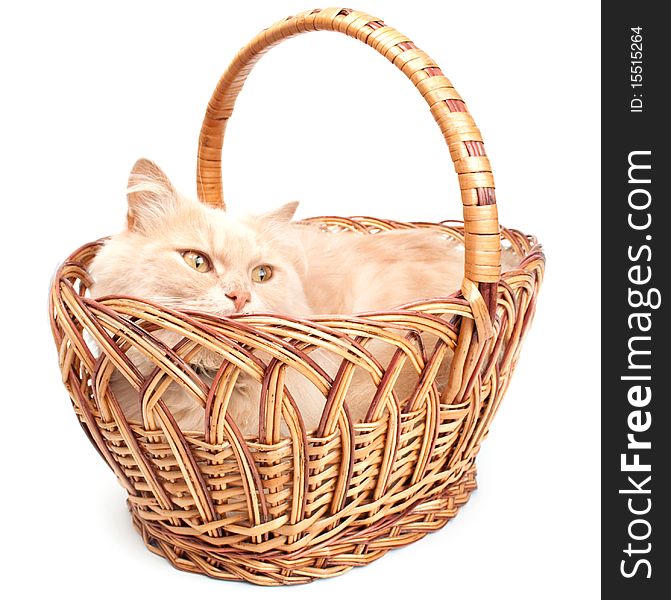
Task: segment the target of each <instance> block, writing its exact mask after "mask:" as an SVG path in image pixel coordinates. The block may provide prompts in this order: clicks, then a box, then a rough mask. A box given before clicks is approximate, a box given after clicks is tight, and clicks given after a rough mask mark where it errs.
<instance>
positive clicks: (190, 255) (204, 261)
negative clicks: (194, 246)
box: [182, 250, 212, 273]
mask: <svg viewBox="0 0 671 600" xmlns="http://www.w3.org/2000/svg"><path fill="white" fill-rule="evenodd" d="M182 258H183V259H184V262H185V263H186V264H187V265H189V266H190V267H191V268H192V269H194V270H196V271H198V272H199V273H207V272H208V271H209V270H210V269H211V268H212V263H211V262H210V259H209V258H208V257H207V255H206V254H203V253H202V252H197V251H196V250H185V251H184V252H182Z"/></svg>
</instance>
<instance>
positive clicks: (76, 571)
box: [0, 0, 600, 600]
mask: <svg viewBox="0 0 671 600" xmlns="http://www.w3.org/2000/svg"><path fill="white" fill-rule="evenodd" d="M310 1H311V0H307V4H306V0H301V1H296V2H294V1H286V0H285V1H276V2H261V1H256V2H245V3H243V2H238V3H235V4H234V3H231V2H226V3H224V2H192V3H186V2H180V3H172V2H155V3H154V2H132V3H131V2H115V3H106V4H102V3H98V4H96V5H95V6H94V5H93V3H91V4H90V5H89V4H88V3H84V2H81V3H73V2H57V3H49V4H47V3H46V2H45V3H43V4H38V3H36V2H24V3H18V2H15V3H12V4H11V7H9V6H4V7H3V10H2V13H3V14H2V23H1V24H0V28H1V29H2V32H1V35H0V57H2V58H0V69H1V78H2V79H1V88H2V90H3V91H2V92H1V94H0V107H1V110H0V136H1V139H0V153H1V156H0V158H1V160H0V169H1V177H2V179H1V181H2V188H1V189H2V206H3V216H2V218H1V222H2V236H1V239H2V244H3V248H2V257H3V259H4V260H3V262H4V269H3V271H4V276H3V278H2V286H3V293H2V312H1V313H0V315H1V316H2V343H1V344H0V350H1V351H2V369H3V373H2V377H3V385H4V390H3V393H2V402H3V407H4V408H3V413H2V419H1V421H0V422H1V423H2V424H1V428H2V429H1V434H0V439H1V441H2V455H1V458H2V465H3V467H2V471H0V478H1V481H2V490H3V493H2V505H3V506H2V513H1V514H2V521H3V527H2V537H3V547H4V549H5V551H6V552H8V553H9V562H8V559H7V558H5V559H4V560H3V563H4V564H3V569H4V571H5V575H4V576H3V579H2V583H1V584H0V585H1V586H3V587H6V588H7V589H8V590H11V591H13V597H21V598H23V597H36V594H38V593H42V594H57V593H58V594H59V595H60V593H63V592H65V593H67V594H68V596H69V597H70V598H73V599H78V598H100V599H106V598H119V597H125V598H143V597H144V598H149V597H161V598H178V597H179V598H185V597H188V598H191V599H197V598H211V597H249V598H252V597H261V596H263V597H266V598H267V597H270V595H271V594H272V595H273V597H277V598H286V597H287V596H288V595H289V594H290V595H291V597H292V598H308V597H310V598H315V597H323V598H336V597H338V598H346V597H352V595H353V594H356V596H357V597H361V598H366V597H369V598H370V597H390V598H408V597H413V598H419V597H421V596H420V595H423V596H424V597H426V595H427V594H429V593H431V594H432V595H434V594H437V595H438V597H454V598H471V599H474V600H479V599H481V598H490V597H494V596H496V597H503V598H515V599H519V600H522V599H537V598H544V599H554V598H566V597H576V598H581V599H582V598H596V597H598V594H599V570H600V561H599V533H600V531H599V527H600V524H599V519H600V517H599V501H600V499H599V445H600V438H599V435H600V433H599V369H600V364H599V363H600V359H599V345H598V338H599V333H600V331H599V305H600V296H599V294H600V291H599V288H600V273H599V260H600V250H599V245H600V239H599V210H600V209H599V205H600V190H599V168H600V157H599V134H600V131H599V127H600V125H599V119H600V116H599V100H600V98H599V94H600V91H599V45H600V30H599V20H598V19H599V6H598V3H597V2H585V1H584V0H582V1H567V2H564V3H562V5H561V7H558V6H557V5H556V4H549V3H539V2H532V1H529V2H526V1H512V2H494V1H491V2H479V1H478V2H476V1H472V2H440V3H438V2H418V1H414V2H389V1H388V2H381V1H378V0H362V1H361V3H360V5H359V6H356V5H355V6H354V8H360V9H362V10H366V11H368V12H370V13H372V14H375V15H379V16H380V17H381V18H382V19H384V20H385V21H386V22H387V23H388V24H390V25H392V26H395V27H397V28H398V29H400V30H401V31H402V32H404V33H406V34H407V35H409V36H410V37H411V39H413V41H415V43H416V44H417V45H418V46H419V47H420V48H422V49H424V50H426V51H427V52H429V54H431V56H432V57H433V58H434V59H435V60H436V61H437V62H438V64H440V65H441V67H442V68H443V70H444V72H445V73H446V75H447V76H448V77H449V78H450V79H451V80H452V81H453V83H454V84H455V86H456V87H457V89H458V90H459V91H460V93H461V94H462V96H463V97H464V98H465V100H466V102H467V103H468V106H469V108H470V110H471V112H472V113H473V115H474V116H475V119H476V121H477V123H478V124H479V126H480V128H481V130H482V132H483V134H484V136H485V140H486V146H487V150H488V154H489V156H490V157H491V160H492V164H493V166H494V173H495V177H496V182H497V196H498V202H499V213H500V217H501V221H502V223H503V224H505V225H508V226H511V227H516V228H519V229H521V230H523V231H524V232H526V233H534V234H536V235H537V236H538V238H539V239H540V240H541V241H542V242H543V243H544V245H545V248H546V253H547V256H548V266H547V277H546V282H545V285H544V288H543V289H542V291H541V295H540V298H539V308H538V314H537V319H536V322H535V325H534V327H533V329H532V330H531V332H530V334H529V336H528V338H527V342H526V346H525V348H524V349H523V352H522V357H521V360H520V363H519V366H518V370H517V372H516V375H515V378H514V380H513V383H512V385H511V386H510V389H509V391H508V394H507V397H506V399H505V401H504V402H503V404H502V406H501V410H500V412H499V414H498V416H497V419H496V420H495V421H494V424H493V428H492V431H491V434H490V436H489V438H488V439H487V440H486V442H485V443H484V445H483V448H482V451H481V453H480V455H479V457H478V468H479V484H480V488H479V490H478V491H477V492H475V493H474V494H473V496H472V498H471V500H470V502H469V503H468V504H467V505H466V506H465V507H464V508H463V509H462V511H461V512H460V514H459V516H458V517H457V518H456V519H455V520H454V521H452V522H451V523H450V524H448V526H447V527H445V528H444V529H443V530H442V531H440V532H438V533H435V534H433V535H430V536H428V537H427V538H425V539H423V540H421V541H420V542H417V543H416V544H413V545H412V546H410V547H407V548H404V549H401V550H397V551H393V552H390V553H389V554H387V556H385V557H384V558H382V559H381V560H379V561H377V562H376V563H374V564H372V565H370V566H368V567H365V568H362V569H355V570H353V571H351V572H350V573H348V574H346V575H344V576H342V577H338V578H336V579H332V580H327V581H322V582H318V583H314V584H310V585H309V586H301V587H293V588H287V589H277V590H275V591H270V590H266V589H261V588H257V587H254V586H251V585H246V584H236V583H225V582H218V581H214V580H210V579H207V578H205V577H202V576H195V575H189V574H185V573H181V572H179V571H176V570H175V569H173V568H172V567H170V566H169V564H168V563H167V562H165V561H164V560H163V559H160V558H158V557H156V556H154V555H153V554H150V553H149V552H148V551H147V550H145V548H144V546H143V545H142V542H141V540H140V538H139V536H137V535H136V533H135V531H134V530H133V529H132V527H131V524H130V518H129V515H128V513H127V511H126V508H125V502H124V492H123V491H122V489H121V487H120V486H119V485H118V484H117V483H116V481H115V478H114V476H113V475H112V473H111V472H110V471H109V470H108V469H107V467H106V466H105V465H104V464H103V463H102V462H101V460H100V458H99V457H98V455H97V454H96V453H95V451H94V450H93V448H92V447H91V446H90V444H89V442H88V441H87V440H86V438H85V436H84V434H83V433H82V431H81V430H80V427H79V425H78V424H77V422H76V419H75V418H74V415H73V413H72V410H71V408H70V405H69V400H68V398H67V395H66V392H65V390H64V389H63V387H62V385H61V383H60V378H59V372H58V368H57V356H56V352H55V350H54V346H53V342H52V340H51V337H50V332H49V327H48V319H47V310H46V309H47V290H48V285H49V279H50V276H51V275H52V273H53V271H54V269H55V267H56V266H57V264H58V262H59V261H61V260H62V259H63V258H65V256H66V255H67V254H69V253H70V252H71V251H72V250H74V249H75V248H77V247H78V246H79V245H81V244H82V243H84V242H87V241H90V240H93V239H96V238H98V237H101V236H103V235H107V234H111V233H115V232H117V231H119V230H120V228H121V227H122V224H123V218H124V214H125V196H124V187H125V184H126V178H127V176H128V172H129V169H130V167H131V165H132V164H133V162H134V161H135V160H136V159H137V158H138V157H140V156H147V157H149V158H151V159H153V160H155V161H156V162H157V163H158V164H160V165H161V166H162V167H163V168H164V170H165V171H166V172H167V173H168V174H169V175H170V176H171V177H172V179H173V181H174V182H175V184H176V185H177V186H178V187H179V188H181V189H182V190H183V191H184V192H188V193H194V192H195V177H194V172H195V154H196V143H197V136H198V131H199V126H200V122H201V119H202V115H203V113H204V109H205V106H206V103H207V101H208V99H209V96H210V94H211V92H212V90H213V88H214V85H215V83H216V81H217V79H218V77H219V76H220V75H221V73H222V72H223V70H224V68H225V67H226V65H227V64H228V62H229V61H230V60H231V59H232V58H233V56H234V53H235V52H236V51H237V50H238V48H239V47H241V46H242V45H243V44H244V43H245V42H246V41H247V40H249V39H250V38H251V37H252V36H253V35H255V34H256V33H257V32H258V31H259V30H261V29H262V28H264V27H265V26H267V25H270V24H271V23H273V22H275V21H277V20H278V19H280V18H283V17H284V16H287V15H289V14H292V13H294V12H297V11H300V10H304V9H307V8H312V6H311V5H310ZM224 179H225V191H226V194H227V200H228V203H229V205H230V207H231V208H232V209H239V210H245V209H249V210H263V209H266V208H269V207H272V206H275V205H278V204H280V203H283V202H285V201H288V200H291V199H299V200H301V201H302V206H301V209H300V211H301V212H300V215H299V216H309V215H318V214H328V213H335V214H343V215H348V214H362V213H363V214H372V215H378V216H388V217H391V218H398V219H416V220H419V219H430V220H439V219H442V218H460V202H459V193H458V188H457V182H456V176H455V175H454V173H453V170H452V167H451V165H450V162H449V154H448V152H447V148H446V147H445V144H444V142H443V140H442V137H441V135H440V132H439V130H438V128H437V127H436V126H435V124H434V123H433V121H432V118H431V116H430V113H429V111H428V109H427V107H426V105H425V104H424V103H423V101H422V100H421V98H420V97H419V95H418V94H417V92H416V91H415V90H414V89H413V86H412V85H411V84H410V83H409V82H408V81H407V80H405V78H404V77H403V76H402V75H401V74H400V72H398V71H396V70H395V69H394V68H393V67H392V66H391V65H390V64H388V63H387V62H386V61H385V60H384V59H382V58H381V57H380V56H378V55H377V54H376V53H375V52H373V51H372V50H371V49H369V48H367V47H365V46H364V45H362V44H360V43H358V42H356V41H353V40H350V39H347V38H345V37H344V36H336V35H334V34H327V33H319V34H315V33H312V34H309V35H305V36H302V37H301V38H298V39H294V40H290V41H289V42H286V43H285V44H283V45H282V46H280V47H278V48H276V49H274V50H273V51H271V52H270V53H269V54H268V55H267V56H266V57H264V58H263V59H262V61H261V62H260V63H259V64H258V66H257V68H256V69H255V71H254V73H253V74H252V76H251V77H250V79H249V82H248V85H247V87H246V88H245V90H244V91H243V93H242V94H241V96H240V98H239V102H238V105H237V108H236V113H235V115H234V118H233V120H232V121H231V123H230V126H229V130H228V132H227V141H226V150H225V167H224ZM130 268H132V265H131V266H130ZM187 594H188V596H187Z"/></svg>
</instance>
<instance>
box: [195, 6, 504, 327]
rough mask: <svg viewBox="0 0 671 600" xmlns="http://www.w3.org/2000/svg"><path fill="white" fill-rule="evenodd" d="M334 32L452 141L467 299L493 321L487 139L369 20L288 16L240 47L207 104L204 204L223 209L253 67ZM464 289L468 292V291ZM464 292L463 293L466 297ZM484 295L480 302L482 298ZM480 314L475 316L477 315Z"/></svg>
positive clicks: (443, 88)
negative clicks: (391, 68) (226, 166)
mask: <svg viewBox="0 0 671 600" xmlns="http://www.w3.org/2000/svg"><path fill="white" fill-rule="evenodd" d="M319 30H326V31H336V32H340V33H344V34H345V35H348V36H350V37H353V38H356V39H358V40H361V41H362V42H364V43H366V44H368V45H369V46H371V47H372V48H374V49H375V50H377V51H378V52H379V53H380V54H382V55H383V56H384V57H385V58H387V59H388V60H389V61H390V62H392V63H393V64H394V65H396V67H398V68H399V69H400V70H401V71H402V72H403V73H404V74H405V75H406V76H407V77H408V78H409V79H410V81H412V83H413V84H414V85H415V87H416V88H417V90H418V91H419V92H420V94H422V97H423V98H424V99H425V100H426V102H427V104H428V105H429V108H430V110H431V114H432V115H433V117H434V119H435V120H436V123H437V124H438V126H439V127H440V130H441V132H442V133H443V137H444V138H445V141H446V142H447V145H448V148H449V150H450V155H451V157H452V161H453V163H454V168H455V170H456V172H457V175H458V178H459V187H460V188H461V200H462V203H463V214H464V237H465V240H464V243H465V248H466V252H465V270H464V273H465V277H466V278H467V279H468V280H470V281H471V282H474V283H476V284H479V285H475V286H473V285H471V286H469V288H468V296H469V298H468V299H469V301H470V302H471V303H472V304H473V303H477V304H479V305H480V308H482V300H483V299H484V305H485V307H486V309H485V311H484V312H485V315H486V313H489V314H490V315H492V316H493V313H494V310H495V308H496V283H497V282H498V280H499V277H500V275H501V240H500V234H499V222H498V214H497V211H496V197H495V193H494V178H493V175H492V171H491V166H490V164H489V159H488V158H487V156H486V155H485V149H484V145H483V143H482V136H481V134H480V131H479V130H478V128H477V127H476V125H475V122H474V121H473V118H472V117H471V115H470V113H469V112H468V110H467V109H466V105H465V104H464V102H463V100H462V99H461V97H460V96H459V94H458V93H457V91H456V90H455V89H454V87H453V86H452V84H451V83H450V81H449V80H448V79H447V77H445V76H444V75H443V73H442V71H441V70H440V68H439V67H438V66H437V65H436V63H435V62H434V61H433V59H431V57H430V56H429V55H428V54H426V53H425V52H423V51H422V50H420V49H419V48H417V47H416V46H415V45H414V44H413V43H412V42H411V41H410V40H409V39H408V38H407V37H406V36H404V35H403V34H401V33H399V32H398V31H396V30H395V29H393V28H392V27H389V26H387V25H385V24H384V23H383V22H382V21H380V20H379V19H377V18H376V17H373V16H371V15H368V14H365V13H362V12H358V11H354V10H351V9H347V8H326V9H315V10H312V11H308V12H304V13H300V14H298V15H296V16H292V17H288V18H286V19H285V20H283V21H279V22H278V23H276V24H274V25H272V26H271V27H269V28H268V29H265V30H264V31H262V32H261V33H260V34H259V35H257V36H256V37H255V38H254V39H253V40H252V41H251V42H250V43H249V44H247V45H246V46H245V47H244V48H242V49H241V50H240V51H239V52H238V54H237V55H236V57H235V59H234V60H233V62H232V63H231V64H230V66H229V67H228V69H227V70H226V72H225V73H224V74H223V76H222V77H221V79H220V80H219V82H218V84H217V87H216V89H215V91H214V93H213V95H212V98H211V99H210V102H209V104H208V106H207V111H206V113H205V119H204V120H203V125H202V128H201V131H200V138H199V141H198V167H197V187H198V197H199V199H200V200H201V201H202V202H204V203H206V204H209V205H212V206H215V207H221V208H225V204H224V197H223V191H222V181H221V151H222V147H223V141H224V132H225V130H226V124H227V122H228V119H229V118H230V116H231V114H232V113H233V107H234V105H235V100H236V98H237V96H238V93H239V92H240V90H241V89H242V86H243V85H244V82H245V80H246V79H247V76H248V75H249V73H250V71H251V70H252V68H253V66H254V65H255V64H256V62H257V61H258V60H259V59H260V58H261V56H263V54H265V53H266V52H267V51H268V50H269V49H270V48H272V47H273V46H275V45H277V44H279V43H280V42H282V41H283V40H285V39H288V38H291V37H294V36H296V35H298V34H300V33H304V32H306V31H319ZM464 292H466V290H464ZM465 295H466V294H465ZM480 296H482V298H480ZM474 312H475V311H474ZM479 312H480V316H479V318H477V319H476V325H478V331H479V333H480V334H481V336H482V335H483V334H486V337H489V334H490V333H491V322H490V323H482V322H481V321H482V312H483V311H482V310H480V311H479Z"/></svg>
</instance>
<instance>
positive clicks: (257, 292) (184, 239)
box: [91, 159, 310, 315]
mask: <svg viewBox="0 0 671 600" xmlns="http://www.w3.org/2000/svg"><path fill="white" fill-rule="evenodd" d="M296 206H297V203H295V202H294V203H290V204H286V205H284V206H282V207H281V208H279V209H277V210H275V211H273V212H270V213H266V214H262V215H258V216H255V217H247V218H235V217H232V216H230V215H229V214H227V213H226V212H225V211H223V210H220V209H216V208H211V207H208V206H206V205H204V204H202V203H200V202H198V201H195V200H191V199H189V198H186V197H184V196H182V195H180V194H179V193H178V192H177V191H175V189H174V188H173V186H172V184H171V183H170V181H169V180H168V178H167V177H166V176H165V174H164V173H163V171H161V169H159V168H158V167H157V166H156V165H155V164H154V163H152V162H151V161H148V160H145V159H140V160H139V161H138V162H137V163H136V164H135V166H134V167H133V170H132V172H131V175H130V178H129V181H128V217H127V229H126V230H125V231H124V232H122V233H120V234H118V235H116V236H113V237H111V238H110V239H109V240H108V241H107V242H106V243H105V245H104V246H103V247H102V248H101V250H100V252H99V253H98V255H97V256H96V257H95V259H94V261H93V263H92V265H91V274H92V276H93V279H94V286H93V288H92V295H93V296H94V297H101V296H107V295H129V296H136V297H140V298H144V299H147V300H150V301H153V302H156V303H158V304H162V305H164V306H167V307H170V308H175V309H178V310H196V311H200V312H208V313H212V314H215V315H228V314H232V313H240V312H242V313H250V312H275V313H286V314H293V315H306V314H309V313H310V309H309V306H308V302H307V300H306V298H305V293H304V289H303V283H302V273H303V272H304V269H305V266H304V265H305V258H304V256H303V255H302V254H301V250H300V247H301V246H300V244H298V243H297V240H296V237H295V236H296V228H295V227H293V226H291V224H290V221H291V218H292V217H293V214H294V212H295V210H296Z"/></svg>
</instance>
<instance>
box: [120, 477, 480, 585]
mask: <svg viewBox="0 0 671 600" xmlns="http://www.w3.org/2000/svg"><path fill="white" fill-rule="evenodd" d="M475 473H476V470H475V465H472V466H471V467H470V468H469V469H468V470H467V471H466V472H465V473H464V475H463V476H462V477H461V479H460V480H459V481H457V482H456V483H454V484H452V485H451V486H450V487H448V488H446V489H445V490H444V491H443V492H442V493H441V494H440V495H439V496H437V497H435V498H433V499H431V500H428V501H425V502H423V503H421V504H418V505H416V506H415V507H414V508H413V509H412V510H410V511H408V512H407V513H405V514H403V515H402V516H401V517H400V518H399V517H398V516H397V517H396V518H395V519H393V522H391V523H389V524H386V525H385V524H384V521H382V522H381V523H378V524H377V525H375V526H374V527H369V528H364V529H361V530H356V531H353V532H351V533H349V534H346V535H343V536H342V537H340V538H338V539H337V540H333V541H332V542H331V543H329V544H328V545H326V546H322V547H310V548H307V549H304V550H302V551H300V552H298V553H295V554H293V555H288V554H281V553H277V552H274V553H271V554H253V553H249V552H242V551H238V550H233V549H231V548H228V549H222V548H219V549H218V550H217V548H215V547H212V550H207V549H203V548H202V547H201V548H197V549H195V548H193V547H188V548H186V547H184V545H179V544H180V540H179V539H178V537H177V536H174V535H171V534H170V533H169V532H166V530H165V529H163V528H161V529H158V528H157V527H156V524H152V523H151V522H147V521H143V520H141V519H140V518H139V516H138V515H137V513H136V512H135V511H134V510H133V506H132V505H131V504H130V503H129V508H130V511H131V514H132V517H133V525H134V526H135V528H136V529H137V530H138V532H139V533H140V534H141V535H142V538H143V540H144V543H145V545H146V546H147V548H149V550H151V551H152V552H153V553H154V554H158V555H159V556H163V557H164V558H166V559H167V560H169V561H170V563H172V565H173V566H174V567H176V568H177V569H180V570H182V571H188V572H190V573H199V574H202V575H207V576H209V577H213V578H216V579H225V580H229V581H247V582H250V583H255V584H257V585H268V586H270V585H291V584H299V583H309V582H310V581H314V580H315V579H323V578H326V577H335V576H336V575H341V574H343V573H346V572H347V571H349V570H350V569H352V568H353V567H358V566H362V565H366V564H368V563H371V562H373V561H374V560H377V559H378V558H380V557H382V556H384V555H385V554H386V553H387V552H388V551H389V550H390V549H392V548H400V547H402V546H406V545H408V544H410V543H412V542H414V541H417V540H419V539H421V538H423V537H424V536H425V535H426V534H427V533H431V532H433V531H437V530H438V529H440V528H441V527H443V526H445V524H446V523H447V522H448V521H449V520H450V519H451V518H453V517H454V516H455V515H456V514H457V512H458V510H459V508H461V506H463V505H464V504H465V503H466V502H467V501H468V498H469V497H470V495H471V492H472V491H473V490H474V489H476V487H477V484H476V481H475ZM231 550H233V552H231Z"/></svg>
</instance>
